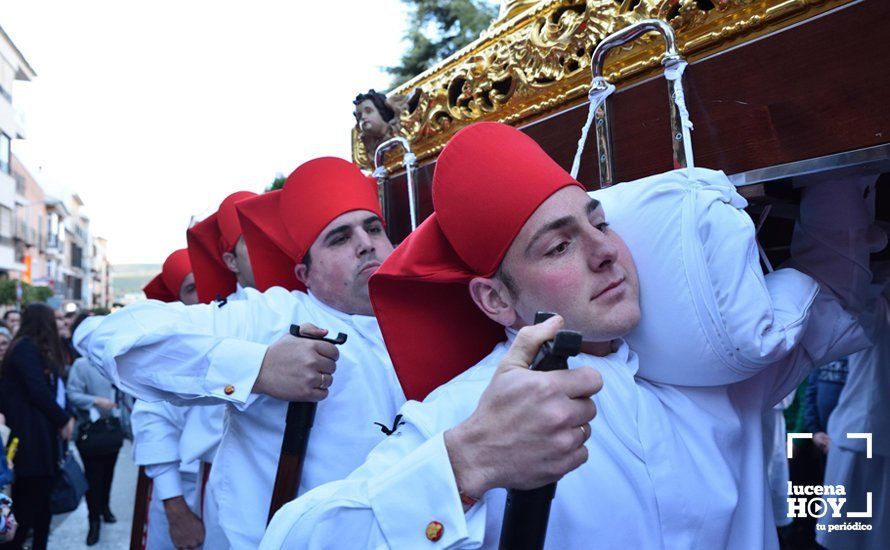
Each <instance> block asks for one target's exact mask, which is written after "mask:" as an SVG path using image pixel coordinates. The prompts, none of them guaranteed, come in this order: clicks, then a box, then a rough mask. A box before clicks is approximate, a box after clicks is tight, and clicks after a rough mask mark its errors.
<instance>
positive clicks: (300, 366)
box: [253, 323, 340, 401]
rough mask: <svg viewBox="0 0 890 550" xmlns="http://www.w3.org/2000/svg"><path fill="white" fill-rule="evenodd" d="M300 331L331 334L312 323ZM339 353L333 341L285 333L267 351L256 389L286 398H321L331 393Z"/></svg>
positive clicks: (255, 391)
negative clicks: (309, 338)
mask: <svg viewBox="0 0 890 550" xmlns="http://www.w3.org/2000/svg"><path fill="white" fill-rule="evenodd" d="M300 331H301V332H302V333H303V334H309V335H312V336H324V335H325V334H327V331H326V330H324V329H320V328H318V327H316V326H314V325H311V324H308V323H307V324H304V325H300ZM339 357H340V352H339V351H337V346H335V345H334V344H331V343H329V342H323V341H320V340H308V339H305V338H297V337H295V336H291V335H290V334H287V335H285V336H282V337H281V339H279V340H278V341H277V342H275V343H274V344H272V345H271V346H269V349H268V350H267V351H266V356H265V357H264V358H263V364H262V366H261V367H260V374H259V376H257V379H256V383H254V385H253V392H254V393H264V394H266V395H270V396H272V397H275V398H277V399H282V400H284V401H321V400H322V399H324V398H325V397H327V396H328V390H327V388H328V387H329V386H330V385H331V383H332V382H333V375H334V371H335V370H336V368H337V365H336V361H337V359H338V358H339ZM322 375H324V376H322Z"/></svg>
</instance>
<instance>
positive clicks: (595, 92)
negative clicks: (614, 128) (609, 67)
mask: <svg viewBox="0 0 890 550" xmlns="http://www.w3.org/2000/svg"><path fill="white" fill-rule="evenodd" d="M600 83H602V84H605V87H600V86H598V84H600ZM614 91H615V86H613V85H612V84H609V81H608V80H606V79H605V78H603V77H601V76H598V77H596V78H594V79H593V82H592V83H591V87H590V92H588V94H587V97H589V98H590V109H589V110H588V111H587V122H585V123H584V127H583V128H582V129H581V139H579V140H578V149H577V150H576V151H575V160H573V161H572V172H571V174H572V177H573V178H576V179H577V178H578V170H579V169H580V168H581V153H582V152H584V144H585V143H587V134H588V132H590V126H591V125H592V124H593V119H594V117H595V116H596V111H597V110H598V109H599V108H600V107H601V106H602V105H603V103H605V102H606V98H607V97H609V95H611V94H612V92H614Z"/></svg>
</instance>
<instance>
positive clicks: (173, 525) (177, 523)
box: [131, 249, 204, 550]
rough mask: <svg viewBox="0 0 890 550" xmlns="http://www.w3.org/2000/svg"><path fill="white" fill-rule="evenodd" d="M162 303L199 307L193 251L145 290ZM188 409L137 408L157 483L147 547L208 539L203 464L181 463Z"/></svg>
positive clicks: (138, 456)
mask: <svg viewBox="0 0 890 550" xmlns="http://www.w3.org/2000/svg"><path fill="white" fill-rule="evenodd" d="M143 290H144V292H145V295H146V297H148V298H149V299H152V300H160V301H163V302H181V303H183V304H186V305H191V304H195V303H197V301H198V295H197V292H196V290H195V276H194V273H193V272H192V266H191V262H190V261H189V254H188V250H186V249H180V250H177V251H175V252H173V253H172V254H170V256H168V257H167V259H166V260H165V261H164V265H163V268H162V270H161V273H160V274H159V275H158V276H157V277H155V278H154V279H152V280H151V281H150V282H149V283H148V284H147V285H146V286H145V288H144V289H143ZM187 413H188V410H187V409H185V408H180V407H174V406H170V405H168V404H166V403H160V402H158V403H147V402H144V401H137V402H136V404H135V405H134V406H133V414H132V416H131V423H132V426H133V443H134V446H133V457H134V462H135V463H136V464H137V465H139V466H145V475H147V476H148V477H149V478H151V479H152V492H151V502H150V504H149V509H148V519H147V522H148V525H147V527H146V539H145V544H146V548H151V549H153V550H154V549H171V550H172V549H174V548H196V547H199V546H200V545H201V543H202V542H203V540H204V531H203V527H202V525H201V520H200V519H199V516H200V504H199V493H200V484H199V483H198V480H197V478H198V463H197V462H195V461H184V460H182V457H181V453H180V449H179V444H180V440H181V436H182V430H183V428H184V426H185V422H186V415H187Z"/></svg>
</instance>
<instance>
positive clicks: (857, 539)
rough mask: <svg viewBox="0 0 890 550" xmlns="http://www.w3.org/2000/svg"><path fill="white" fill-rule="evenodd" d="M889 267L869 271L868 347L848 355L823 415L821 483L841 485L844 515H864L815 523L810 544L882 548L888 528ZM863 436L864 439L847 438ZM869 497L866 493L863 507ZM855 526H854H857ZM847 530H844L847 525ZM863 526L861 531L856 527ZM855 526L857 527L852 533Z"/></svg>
mask: <svg viewBox="0 0 890 550" xmlns="http://www.w3.org/2000/svg"><path fill="white" fill-rule="evenodd" d="M888 268H890V264H887V263H886V262H883V263H882V264H881V265H879V266H876V267H875V274H876V280H877V281H878V283H879V284H876V285H875V286H874V287H873V288H872V294H871V301H870V303H871V306H870V308H869V313H868V314H869V317H870V321H871V323H870V328H871V330H873V334H872V335H871V339H872V341H873V342H874V343H875V345H874V346H872V347H870V348H868V349H865V350H862V351H860V352H858V353H855V354H853V355H851V356H850V357H849V362H848V364H849V368H850V370H849V374H848V375H847V382H846V384H844V388H843V390H841V394H840V397H839V398H838V403H837V406H836V407H835V409H834V410H833V411H832V413H831V415H830V416H829V417H828V436H829V441H830V447H829V450H828V460H827V464H826V466H825V478H824V482H823V483H824V485H834V486H837V485H842V486H843V487H844V490H845V498H846V499H847V502H846V504H845V505H844V511H845V512H847V511H852V512H856V513H863V512H870V517H859V518H856V517H852V518H851V517H848V516H846V514H844V515H841V516H840V517H834V515H833V514H826V515H824V516H823V517H822V518H820V519H819V524H820V525H819V529H817V530H816V540H817V541H818V542H819V544H821V545H822V546H824V547H826V548H829V549H830V550H843V549H848V548H849V549H857V550H859V549H861V550H878V549H879V548H886V547H887V534H888V529H890V414H888V407H887V402H888V399H890V269H888ZM863 433H866V434H869V439H863V438H861V437H860V438H857V437H853V438H851V437H850V436H849V434H863ZM869 493H870V494H871V498H870V506H869V497H868V495H869ZM857 524H858V525H857ZM848 525H849V526H853V527H854V528H853V529H847V528H846V527H847V526H848ZM862 526H865V528H862ZM855 527H860V528H859V529H856V528H855Z"/></svg>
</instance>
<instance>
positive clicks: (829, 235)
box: [763, 176, 875, 408]
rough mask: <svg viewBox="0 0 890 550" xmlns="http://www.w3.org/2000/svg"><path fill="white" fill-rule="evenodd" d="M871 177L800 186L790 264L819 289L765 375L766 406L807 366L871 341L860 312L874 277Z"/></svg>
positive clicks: (782, 394) (799, 378)
mask: <svg viewBox="0 0 890 550" xmlns="http://www.w3.org/2000/svg"><path fill="white" fill-rule="evenodd" d="M827 177H828V176H826V177H824V178H826V179H827ZM874 180H875V178H874V177H871V176H869V177H857V178H850V181H834V180H830V179H829V180H828V181H827V183H826V182H824V181H820V180H815V181H814V182H812V184H811V185H809V186H807V187H805V188H804V189H803V192H802V198H801V208H800V210H801V211H800V220H799V221H798V223H797V224H796V226H795V228H794V236H793V238H792V242H791V254H792V261H791V263H792V264H793V265H794V266H795V267H798V268H799V269H801V270H802V271H804V272H806V274H807V275H809V276H811V277H813V278H814V279H816V280H817V281H819V284H820V290H819V294H818V295H817V296H816V300H815V301H814V302H813V306H812V309H811V312H810V316H809V320H808V323H807V328H806V332H805V333H804V336H803V338H802V340H801V343H800V345H799V346H798V348H797V349H796V350H795V351H794V352H792V353H791V354H790V355H789V356H788V357H786V358H785V359H783V360H782V361H779V362H778V363H776V364H774V365H771V366H770V367H769V369H768V371H767V373H766V376H765V377H764V378H763V380H764V382H765V385H764V390H765V392H766V394H765V397H766V401H765V402H764V407H765V408H766V407H771V406H773V405H774V404H776V403H778V402H779V401H781V400H782V399H783V398H784V397H785V395H787V394H788V393H789V392H791V391H793V390H794V388H796V387H797V386H798V384H800V383H801V382H802V381H803V379H804V378H805V377H806V376H807V374H808V373H809V371H810V369H812V368H814V367H816V366H819V365H824V364H826V363H829V362H831V361H834V360H836V359H840V358H842V357H845V356H847V355H849V354H851V353H854V352H856V351H859V350H861V349H864V348H866V347H868V346H869V345H870V344H871V342H870V340H869V338H868V336H867V334H868V332H867V330H866V329H867V328H868V327H863V325H862V319H861V313H862V312H863V304H866V303H867V297H868V291H869V283H870V282H871V278H872V274H871V271H870V270H869V265H868V258H869V254H870V252H871V250H870V249H871V247H872V246H873V245H874V238H872V237H870V235H871V231H872V229H873V220H874V215H873V211H872V212H870V211H869V210H870V207H869V205H868V202H869V201H868V199H867V198H866V199H864V198H863V195H865V196H866V197H869V196H870V197H872V198H871V199H870V200H872V201H873V200H874V199H873V196H874ZM866 188H869V189H870V192H869V193H864V190H865V189H866Z"/></svg>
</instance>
